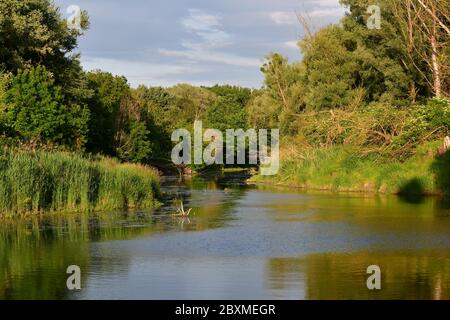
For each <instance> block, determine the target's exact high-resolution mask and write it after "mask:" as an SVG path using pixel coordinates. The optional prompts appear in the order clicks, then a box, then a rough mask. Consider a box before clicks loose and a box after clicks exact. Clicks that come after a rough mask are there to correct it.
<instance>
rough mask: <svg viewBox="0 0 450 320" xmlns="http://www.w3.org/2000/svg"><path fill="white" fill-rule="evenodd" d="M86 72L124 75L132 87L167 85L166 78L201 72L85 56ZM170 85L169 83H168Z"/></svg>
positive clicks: (164, 65) (140, 62)
mask: <svg viewBox="0 0 450 320" xmlns="http://www.w3.org/2000/svg"><path fill="white" fill-rule="evenodd" d="M82 64H83V67H84V68H85V69H86V70H97V69H101V70H107V71H108V72H111V73H112V74H114V75H124V76H125V77H126V78H127V79H128V80H129V82H130V84H131V85H132V86H137V85H139V84H146V85H158V84H160V83H162V82H165V83H169V82H168V80H167V78H170V77H176V76H181V75H183V76H186V75H192V74H198V73H200V72H202V71H203V70H202V69H200V68H199V67H197V66H192V65H185V64H183V65H181V64H161V63H148V62H145V61H130V60H122V59H110V58H99V57H89V56H85V57H83V58H82ZM170 83H171V82H170Z"/></svg>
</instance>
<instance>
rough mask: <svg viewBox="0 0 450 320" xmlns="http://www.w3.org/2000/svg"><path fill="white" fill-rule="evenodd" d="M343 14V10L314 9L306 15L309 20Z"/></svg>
mask: <svg viewBox="0 0 450 320" xmlns="http://www.w3.org/2000/svg"><path fill="white" fill-rule="evenodd" d="M344 13H345V8H328V9H316V10H313V11H311V12H309V13H308V15H309V16H310V17H311V18H323V17H338V16H342V15H344Z"/></svg>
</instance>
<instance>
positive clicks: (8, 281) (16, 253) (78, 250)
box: [0, 179, 243, 300]
mask: <svg viewBox="0 0 450 320" xmlns="http://www.w3.org/2000/svg"><path fill="white" fill-rule="evenodd" d="M218 190H220V188H219V187H218V184H217V182H214V181H206V180H199V179H197V180H196V181H195V182H193V183H188V184H185V183H176V182H175V180H172V179H168V181H166V183H165V185H164V187H163V191H164V193H165V196H166V197H167V198H166V200H167V205H165V206H163V207H161V208H159V209H157V210H152V211H144V212H115V213H100V214H89V215H86V214H64V215H46V216H44V217H30V218H26V219H18V220H4V221H1V223H0V271H1V272H0V300H4V299H36V298H38V299H70V298H76V297H78V296H79V294H77V293H69V292H68V291H67V289H66V287H65V283H66V279H67V275H66V273H65V271H66V268H67V266H69V265H78V266H80V267H81V270H84V271H86V270H91V271H92V270H93V271H94V272H95V273H96V274H97V275H101V274H104V275H105V276H108V275H112V274H114V273H116V272H120V271H122V272H124V271H125V270H126V269H127V268H128V267H129V261H128V258H127V256H128V255H127V254H123V255H122V256H121V257H119V258H118V257H115V258H114V261H111V259H110V258H108V255H107V254H105V253H101V252H98V251H95V250H96V249H94V250H93V246H92V244H93V243H96V242H105V241H119V240H128V239H134V238H139V237H149V236H151V235H152V234H157V233H166V232H179V231H204V230H207V229H209V228H219V227H221V226H223V225H224V224H225V223H226V222H227V221H228V220H230V219H232V218H231V216H230V215H229V211H230V208H231V207H232V206H233V203H234V202H235V201H236V200H237V199H238V198H239V197H240V196H241V195H242V194H243V190H233V191H231V192H229V193H224V192H216V191H218ZM178 195H182V197H183V198H184V199H185V201H186V204H187V205H190V206H193V209H194V210H193V213H194V214H193V215H192V217H190V218H179V217H174V216H173V215H172V214H173V213H174V212H175V211H176V207H175V204H174V201H175V200H174V199H176V197H177V196H178ZM205 199H207V200H208V202H209V205H208V206H202V205H201V204H202V203H203V202H204V201H205ZM82 275H83V279H82V286H83V287H85V286H86V285H87V283H86V281H87V273H86V272H83V273H82Z"/></svg>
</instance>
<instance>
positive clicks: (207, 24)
mask: <svg viewBox="0 0 450 320" xmlns="http://www.w3.org/2000/svg"><path fill="white" fill-rule="evenodd" d="M188 12H189V17H187V18H184V19H182V21H181V23H182V25H183V26H184V27H185V29H186V30H187V31H189V32H191V33H193V34H195V35H196V36H197V37H198V38H199V39H200V40H201V42H200V43H193V42H190V41H185V42H184V45H185V46H186V44H187V47H189V48H192V47H199V46H203V47H206V48H221V47H225V46H227V45H230V44H231V43H232V42H231V36H230V35H229V34H228V33H227V32H225V31H223V30H221V26H222V25H221V23H220V21H221V17H220V16H219V15H213V14H208V13H205V12H203V11H201V10H198V9H189V10H188Z"/></svg>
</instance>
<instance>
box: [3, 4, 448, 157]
mask: <svg viewBox="0 0 450 320" xmlns="http://www.w3.org/2000/svg"><path fill="white" fill-rule="evenodd" d="M341 3H342V4H343V5H345V6H346V8H347V11H348V13H347V15H345V17H343V18H342V20H341V21H340V23H339V24H333V25H329V26H326V27H324V28H322V29H321V30H318V31H317V32H315V33H313V32H307V36H305V37H304V39H302V40H301V41H300V42H299V50H301V52H302V57H303V58H302V60H300V61H296V62H293V63H291V62H289V61H288V59H287V58H286V57H283V56H282V55H280V54H278V53H272V54H270V55H268V56H267V59H266V61H265V63H264V64H263V66H262V67H261V71H262V72H263V74H264V77H265V80H264V85H263V87H262V88H261V89H260V90H250V89H247V88H241V87H235V86H230V85H216V86H214V87H194V86H191V85H189V84H179V85H176V86H174V87H171V88H162V87H145V86H140V87H138V88H135V89H134V88H131V87H130V86H129V84H128V82H127V79H126V78H124V77H122V76H117V75H112V74H110V73H108V72H104V71H101V70H97V71H92V72H84V71H83V70H82V68H81V67H80V62H79V57H78V56H77V55H75V54H73V50H74V49H75V48H76V46H77V41H78V38H79V36H81V35H82V33H83V30H86V28H87V27H88V26H89V21H88V16H87V13H85V12H83V15H82V24H81V27H82V28H81V30H77V29H71V28H69V26H68V25H67V23H66V21H65V20H64V19H63V18H62V16H61V14H60V12H59V10H58V8H57V7H56V6H55V5H54V4H53V3H52V2H51V1H49V0H20V1H19V0H0V12H1V14H0V136H1V141H2V142H3V143H8V144H9V145H14V144H16V145H18V144H21V145H27V144H28V145H29V144H31V145H33V146H41V147H42V146H49V145H52V146H54V147H56V148H61V147H63V148H64V149H66V150H77V151H82V152H85V153H88V154H102V155H107V156H113V157H116V158H118V159H119V160H120V161H122V162H133V163H143V164H154V165H160V164H168V163H170V151H171V149H172V147H173V143H172V142H171V141H170V136H171V133H172V131H173V130H175V129H178V128H186V129H188V130H192V129H193V123H194V121H196V120H202V121H203V122H204V127H205V128H206V127H209V128H216V129H220V130H225V129H228V128H233V129H238V128H243V129H247V128H252V127H253V128H268V129H270V128H279V129H281V134H282V136H283V142H284V143H285V145H287V148H286V149H292V148H296V149H297V150H300V149H301V150H305V149H308V148H309V149H311V148H330V147H333V146H340V145H342V146H351V147H357V148H358V151H357V152H358V154H359V155H360V156H367V157H372V156H374V155H376V157H377V158H379V159H384V160H385V161H386V160H387V161H389V159H392V158H395V159H400V160H406V159H407V158H408V157H410V156H412V155H414V153H415V152H416V149H417V147H418V146H420V145H421V144H423V143H426V142H428V141H432V140H437V139H442V138H443V137H444V136H446V135H448V132H449V129H450V119H449V114H450V111H449V108H450V107H449V102H448V98H449V96H450V93H449V69H450V68H449V63H448V61H450V48H449V41H448V39H449V37H450V33H449V31H448V29H449V16H448V12H450V10H449V9H450V5H449V2H448V1H445V0H420V1H418V0H406V1H402V2H401V3H400V2H395V1H389V0H380V1H378V4H379V5H380V6H381V13H382V17H381V18H382V20H381V22H382V24H381V28H380V29H371V28H368V27H367V22H368V19H369V16H370V13H368V12H367V7H368V6H369V5H370V4H371V1H368V0H341ZM300 20H301V21H304V22H305V21H306V20H302V19H300ZM305 30H307V31H310V30H311V28H308V26H307V25H306V23H305Z"/></svg>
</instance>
